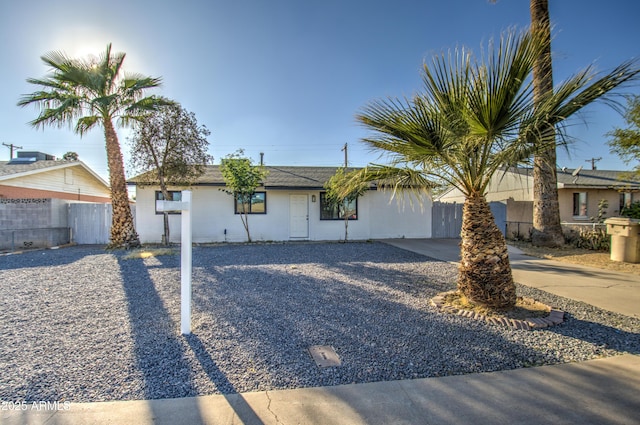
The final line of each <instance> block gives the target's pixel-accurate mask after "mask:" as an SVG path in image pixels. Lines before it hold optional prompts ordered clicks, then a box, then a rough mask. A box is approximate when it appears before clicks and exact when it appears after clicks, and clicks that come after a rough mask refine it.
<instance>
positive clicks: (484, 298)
mask: <svg viewBox="0 0 640 425" xmlns="http://www.w3.org/2000/svg"><path fill="white" fill-rule="evenodd" d="M460 236H461V238H462V241H461V243H460V248H461V250H460V256H461V259H460V266H459V268H458V290H459V291H460V292H462V293H463V294H464V295H465V296H466V297H467V298H468V299H469V300H470V301H472V302H474V303H476V304H481V305H484V306H487V307H490V308H494V309H508V308H510V307H513V306H514V305H515V303H516V287H515V284H514V282H513V276H512V274H511V265H510V264H509V253H508V252H507V244H506V242H505V239H504V236H503V235H502V233H501V232H500V230H499V229H498V226H497V225H496V223H495V219H494V217H493V213H492V212H491V209H490V208H489V204H488V203H487V200H486V199H485V197H484V196H481V195H477V196H472V197H468V198H467V199H466V200H465V203H464V206H463V208H462V231H461V232H460Z"/></svg>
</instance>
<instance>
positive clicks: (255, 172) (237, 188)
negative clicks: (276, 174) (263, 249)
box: [220, 149, 268, 242]
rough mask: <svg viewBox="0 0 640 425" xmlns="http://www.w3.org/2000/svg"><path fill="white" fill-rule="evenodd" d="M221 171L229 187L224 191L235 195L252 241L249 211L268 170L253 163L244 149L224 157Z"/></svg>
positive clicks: (236, 207) (241, 216)
mask: <svg viewBox="0 0 640 425" xmlns="http://www.w3.org/2000/svg"><path fill="white" fill-rule="evenodd" d="M220 171H221V172H222V177H223V178H224V182H225V184H226V186H227V189H228V190H224V192H225V193H227V194H229V195H232V196H233V199H234V202H235V205H236V206H235V211H236V213H237V214H240V220H242V225H243V226H244V230H245V231H246V232H247V241H248V242H251V233H250V232H249V213H250V212H251V207H252V202H253V198H254V194H255V192H256V189H257V188H258V187H260V186H261V185H262V184H263V182H264V179H265V178H266V177H267V175H268V171H267V170H266V169H265V168H264V167H263V166H261V165H258V166H256V165H253V162H252V161H251V159H250V158H246V157H245V156H244V150H242V149H238V150H237V151H236V152H235V153H232V154H229V155H227V156H226V157H225V158H223V159H222V161H221V162H220Z"/></svg>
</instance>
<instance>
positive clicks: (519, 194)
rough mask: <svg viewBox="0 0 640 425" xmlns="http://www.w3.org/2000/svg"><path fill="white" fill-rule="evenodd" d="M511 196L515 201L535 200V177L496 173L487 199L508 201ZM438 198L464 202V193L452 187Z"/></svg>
mask: <svg viewBox="0 0 640 425" xmlns="http://www.w3.org/2000/svg"><path fill="white" fill-rule="evenodd" d="M510 198H511V199H513V200H515V201H533V178H531V177H526V176H521V175H518V174H513V173H507V174H502V173H500V172H498V173H497V174H496V175H494V176H493V178H492V179H491V182H490V183H489V186H488V187H487V201H488V202H494V201H506V200H507V199H510ZM438 200H439V201H440V202H447V203H453V202H456V203H458V204H462V203H464V195H463V194H462V192H460V191H459V190H458V189H452V190H451V191H449V192H447V193H445V194H444V195H442V196H441V197H440V198H439V199H438Z"/></svg>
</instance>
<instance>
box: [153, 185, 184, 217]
mask: <svg viewBox="0 0 640 425" xmlns="http://www.w3.org/2000/svg"><path fill="white" fill-rule="evenodd" d="M169 196H171V199H169V201H182V192H181V191H179V190H170V191H169ZM156 201H164V196H163V195H162V192H161V191H159V190H156ZM155 208H156V214H163V212H162V211H158V207H157V206H156V207H155ZM169 214H180V211H169Z"/></svg>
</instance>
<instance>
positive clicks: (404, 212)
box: [136, 186, 432, 243]
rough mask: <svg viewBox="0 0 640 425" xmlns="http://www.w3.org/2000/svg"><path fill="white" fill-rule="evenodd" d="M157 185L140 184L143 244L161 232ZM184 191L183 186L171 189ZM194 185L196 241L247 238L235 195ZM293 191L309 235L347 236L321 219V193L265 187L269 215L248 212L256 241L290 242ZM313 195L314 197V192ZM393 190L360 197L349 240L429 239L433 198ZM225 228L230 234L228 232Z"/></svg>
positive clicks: (175, 220)
mask: <svg viewBox="0 0 640 425" xmlns="http://www.w3.org/2000/svg"><path fill="white" fill-rule="evenodd" d="M155 190H156V188H142V187H137V188H136V230H137V232H138V234H139V235H140V240H141V241H142V242H143V243H158V242H160V241H161V238H162V234H163V219H162V215H161V214H157V215H156V214H155ZM170 190H181V188H170ZM190 190H192V200H193V208H192V217H193V222H192V226H193V242H195V243H207V242H224V241H227V242H243V241H246V240H247V235H246V232H245V230H244V227H243V226H242V222H241V220H240V217H239V216H238V215H236V214H234V212H233V198H232V197H231V196H230V195H227V194H226V193H224V192H222V191H220V190H219V189H218V188H217V187H202V186H201V187H194V188H191V189H190ZM290 195H306V196H307V204H308V213H309V220H308V229H309V232H308V237H307V238H305V239H306V240H340V239H343V238H344V221H342V220H320V192H319V191H307V190H270V191H267V214H251V215H249V230H250V232H251V238H252V239H253V240H254V241H286V240H291V239H292V238H290V220H289V218H290V211H289V209H290V207H289V196H290ZM313 196H315V202H313V201H312V197H313ZM389 200H390V194H389V193H384V192H378V191H370V192H367V193H366V194H365V195H364V196H363V197H361V198H360V199H358V219H357V220H350V221H349V239H350V240H366V239H384V238H400V237H406V238H429V237H431V205H432V203H431V200H430V199H428V200H425V201H424V205H423V208H420V206H419V205H417V204H416V205H414V207H413V209H412V208H411V207H410V205H409V202H408V198H407V200H405V204H404V206H403V205H398V203H397V202H396V201H395V200H393V201H391V202H389ZM169 226H170V229H171V241H172V242H179V241H180V215H170V218H169ZM225 229H226V235H225Z"/></svg>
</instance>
